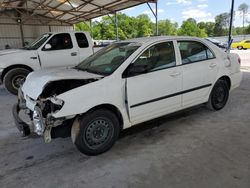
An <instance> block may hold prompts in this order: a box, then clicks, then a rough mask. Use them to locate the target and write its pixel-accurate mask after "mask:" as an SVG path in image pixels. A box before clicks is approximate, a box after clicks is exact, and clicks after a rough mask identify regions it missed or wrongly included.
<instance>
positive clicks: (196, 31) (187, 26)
mask: <svg viewBox="0 0 250 188" xmlns="http://www.w3.org/2000/svg"><path fill="white" fill-rule="evenodd" d="M178 35H184V36H195V37H207V34H206V30H205V29H201V28H199V27H198V25H197V23H196V20H195V19H193V18H189V19H187V20H186V21H184V22H183V23H182V25H181V28H180V29H179V30H178Z"/></svg>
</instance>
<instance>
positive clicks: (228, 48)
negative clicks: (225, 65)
mask: <svg viewBox="0 0 250 188" xmlns="http://www.w3.org/2000/svg"><path fill="white" fill-rule="evenodd" d="M233 16H234V0H232V5H231V17H230V25H229V33H228V47H227V52H228V53H229V52H230V48H231V44H232V42H233V39H232V27H233Z"/></svg>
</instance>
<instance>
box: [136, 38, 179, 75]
mask: <svg viewBox="0 0 250 188" xmlns="http://www.w3.org/2000/svg"><path fill="white" fill-rule="evenodd" d="M175 65H176V61H175V52H174V45H173V42H163V43H159V44H156V45H154V46H151V47H150V48H148V49H147V50H146V51H145V52H143V53H142V54H141V55H140V57H139V58H138V59H137V60H136V61H135V62H134V64H133V66H134V67H136V66H144V67H145V69H146V71H147V72H150V71H156V70H160V69H165V68H170V67H173V66H175Z"/></svg>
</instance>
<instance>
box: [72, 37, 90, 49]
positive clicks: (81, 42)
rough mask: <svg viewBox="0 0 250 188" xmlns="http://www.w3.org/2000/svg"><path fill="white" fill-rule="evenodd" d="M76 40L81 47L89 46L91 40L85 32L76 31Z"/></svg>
mask: <svg viewBox="0 0 250 188" xmlns="http://www.w3.org/2000/svg"><path fill="white" fill-rule="evenodd" d="M75 36H76V41H77V44H78V47H79V48H88V47H89V42H88V39H87V37H86V35H85V34H84V33H75Z"/></svg>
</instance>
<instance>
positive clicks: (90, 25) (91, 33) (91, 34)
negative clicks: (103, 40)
mask: <svg viewBox="0 0 250 188" xmlns="http://www.w3.org/2000/svg"><path fill="white" fill-rule="evenodd" d="M89 27H90V36H91V38H92V39H93V32H92V20H91V19H90V20H89Z"/></svg>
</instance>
